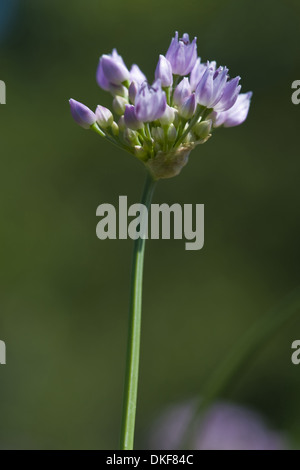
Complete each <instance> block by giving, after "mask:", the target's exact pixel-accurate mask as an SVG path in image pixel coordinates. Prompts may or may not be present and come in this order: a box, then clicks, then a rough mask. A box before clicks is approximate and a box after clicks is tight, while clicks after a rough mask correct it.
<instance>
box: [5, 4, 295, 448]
mask: <svg viewBox="0 0 300 470" xmlns="http://www.w3.org/2000/svg"><path fill="white" fill-rule="evenodd" d="M299 27H300V4H299V2H298V1H297V0H286V1H285V2H280V1H279V0H276V1H271V0H261V1H260V2H253V1H250V0H245V1H243V2H240V1H238V0H229V1H227V2H223V1H221V0H214V1H211V0H203V1H199V0H187V1H186V2H184V3H183V2H182V1H179V0H172V1H170V0H165V1H164V2H161V1H157V0H152V2H150V3H149V2H143V1H137V0H127V1H126V2H124V1H121V0H114V1H113V2H104V1H99V0H90V1H89V2H86V3H83V2H71V1H70V0H68V1H64V2H61V1H59V0H51V1H50V0H45V1H43V2H40V1H38V0H26V2H25V1H21V0H19V1H18V0H0V73H1V75H0V79H1V80H4V81H5V82H6V86H7V104H6V105H5V106H1V107H0V129H1V130H0V139H1V140H0V143H1V144H0V145H1V147H0V151H1V173H0V181H1V183H0V188H1V189H0V191H1V198H0V204H1V231H0V251H1V269H0V276H1V278H0V291H1V295H0V339H2V340H4V341H5V342H6V345H7V365H6V366H0V384H1V385H0V423H1V424H0V447H1V448H5V449H7V448H19V449H51V448H56V449H66V448H69V449H91V448H100V449H113V448H116V447H117V445H118V438H119V427H120V414H121V405H122V388H123V378H124V365H125V350H126V334H127V311H128V295H129V293H128V290H129V274H130V261H131V253H132V241H131V240H122V241H116V240H114V241H110V240H107V241H100V240H98V239H97V238H96V234H95V227H96V223H97V218H96V215H95V213H96V208H97V206H98V205H99V204H101V203H103V202H109V203H112V204H117V201H118V196H119V195H127V196H128V200H129V203H130V204H132V203H134V202H138V201H139V197H140V192H141V189H142V185H143V179H144V169H143V168H142V166H141V165H139V164H138V163H137V162H136V161H135V160H134V158H133V157H131V156H130V155H129V154H128V155H127V154H126V153H122V152H121V151H119V150H118V149H115V148H113V147H112V146H110V145H109V144H108V143H106V142H104V141H102V140H101V139H100V138H99V137H98V136H97V135H96V134H93V133H89V132H85V131H83V130H82V129H81V128H79V127H78V126H76V125H75V123H74V122H73V120H72V119H71V117H70V112H69V106H68V99H69V98H70V97H73V98H75V99H77V100H79V101H82V102H84V103H86V104H87V105H88V106H90V107H92V108H94V107H95V106H96V105H97V104H100V103H101V104H103V105H106V106H108V105H110V104H111V98H110V96H109V95H108V94H106V93H105V92H103V91H102V90H100V89H99V88H98V86H97V84H96V81H95V71H96V67H97V63H98V58H99V56H100V55H101V54H102V53H109V52H110V51H111V50H112V48H113V47H117V49H118V52H119V53H120V54H122V56H123V57H124V60H125V61H126V63H127V65H128V66H130V65H131V64H132V63H138V64H139V66H140V67H141V69H142V70H143V71H144V72H145V73H146V74H147V76H148V77H149V80H151V79H152V77H153V74H154V70H155V66H156V63H157V59H158V55H159V53H165V52H166V50H167V48H168V46H169V42H170V39H171V37H172V35H173V34H174V31H175V30H179V32H180V33H183V32H188V33H190V35H191V36H197V37H198V52H199V55H200V56H201V57H202V59H203V60H207V59H210V60H213V59H216V60H217V62H218V63H219V64H225V65H227V66H228V67H229V69H230V72H231V75H232V76H234V75H237V74H239V75H241V77H242V86H243V91H249V90H252V91H253V101H252V105H251V109H250V113H249V118H248V120H247V122H246V123H245V124H243V125H242V126H240V127H237V128H232V129H225V130H219V131H218V132H215V133H214V135H213V137H212V139H211V140H210V141H209V142H208V143H207V144H205V145H204V146H200V147H198V148H197V149H196V150H195V151H194V152H193V153H192V155H191V158H190V162H189V164H188V166H187V167H185V169H184V170H183V171H182V173H181V175H180V176H179V177H176V178H174V179H171V180H166V181H163V182H161V183H160V184H159V185H158V187H157V191H156V194H155V197H154V202H156V203H162V202H166V203H168V204H172V203H174V202H179V203H181V204H183V203H192V204H196V203H204V204H205V224H206V225H205V247H204V248H203V249H202V250H200V251H185V249H184V241H183V240H182V241H179V240H175V241H174V240H170V241H166V240H157V241H149V243H148V246H147V251H146V262H145V277H144V302H143V333H142V350H141V369H140V387H139V401H138V413H137V447H139V448H142V447H143V446H145V445H146V444H145V440H144V439H145V437H144V436H146V435H147V432H148V429H149V426H150V424H151V422H152V420H153V418H154V417H155V416H157V415H159V413H160V412H161V410H163V409H164V408H165V407H166V406H167V405H169V404H172V403H176V402H181V401H182V400H187V399H189V398H190V397H195V396H199V395H201V387H202V384H203V382H204V380H205V378H206V376H207V374H209V372H210V371H212V370H214V368H215V367H216V365H217V364H218V363H219V362H220V360H222V358H223V357H224V355H226V353H227V352H228V351H229V350H230V348H231V347H232V345H233V344H234V343H235V342H236V341H237V339H239V338H240V337H241V336H242V334H243V333H244V332H245V331H247V329H248V328H249V327H250V326H251V325H252V324H253V323H254V322H255V321H256V320H257V319H258V318H259V317H261V315H263V314H264V313H265V311H267V310H268V309H270V308H272V307H273V306H275V305H276V304H277V303H278V302H279V301H280V300H281V299H282V298H283V297H284V296H285V295H286V294H287V293H288V292H290V291H291V290H292V289H294V288H295V287H296V286H297V285H299V284H300V272H299V261H300V247H299V239H300V220H299V215H300V194H299V177H300V158H299V122H300V105H299V106H295V105H293V104H292V102H291V94H292V90H291V83H292V82H293V81H294V80H296V79H300V60H299V39H300V28H299ZM295 339H300V319H299V316H298V317H296V318H295V319H294V320H293V321H291V322H290V323H289V324H288V325H287V326H286V327H285V328H283V329H281V331H279V332H278V333H277V334H276V335H275V336H274V337H273V338H272V339H271V341H268V342H267V344H266V345H265V347H264V348H263V350H260V351H259V353H258V354H257V355H256V357H255V359H254V360H253V361H252V362H251V363H250V364H248V365H247V367H245V369H244V370H243V372H242V373H241V374H240V375H239V377H238V380H236V381H235V383H234V386H232V387H231V388H230V391H227V392H226V394H225V396H223V397H222V398H225V399H227V400H230V401H233V402H235V403H238V404H244V405H247V406H249V407H251V408H254V409H256V410H258V411H259V412H260V413H262V414H263V415H264V417H265V418H266V420H267V421H268V422H269V423H270V425H271V426H273V427H274V428H276V429H279V430H283V431H285V432H286V433H287V434H288V436H289V438H290V442H291V445H292V446H293V447H296V448H299V447H300V426H299V422H300V400H299V396H300V395H299V393H300V365H299V366H298V367H297V366H295V365H292V363H291V343H292V341H293V340H295Z"/></svg>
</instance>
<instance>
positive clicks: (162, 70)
mask: <svg viewBox="0 0 300 470" xmlns="http://www.w3.org/2000/svg"><path fill="white" fill-rule="evenodd" d="M158 78H160V80H161V86H162V87H169V86H172V84H173V75H172V67H171V64H170V62H169V61H168V59H166V58H165V56H163V55H161V54H160V56H159V60H158V64H157V67H156V70H155V80H157V79H158Z"/></svg>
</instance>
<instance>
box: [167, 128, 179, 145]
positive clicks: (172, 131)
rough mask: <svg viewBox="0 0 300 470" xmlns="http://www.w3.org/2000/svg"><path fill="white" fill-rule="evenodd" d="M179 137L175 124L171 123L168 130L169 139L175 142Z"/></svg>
mask: <svg viewBox="0 0 300 470" xmlns="http://www.w3.org/2000/svg"><path fill="white" fill-rule="evenodd" d="M176 137H177V130H176V127H175V126H174V124H170V127H169V129H168V132H167V139H168V141H169V142H175V140H176Z"/></svg>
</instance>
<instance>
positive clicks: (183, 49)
mask: <svg viewBox="0 0 300 470" xmlns="http://www.w3.org/2000/svg"><path fill="white" fill-rule="evenodd" d="M196 41H197V38H194V40H193V42H192V43H190V38H189V35H188V34H187V33H185V34H184V35H183V36H182V38H181V39H179V40H178V32H177V31H176V33H175V37H174V38H172V41H171V44H170V47H169V49H168V51H167V53H166V58H167V59H168V61H169V62H170V64H171V66H172V71H173V74H174V75H187V74H189V73H190V71H191V70H192V68H193V67H194V65H195V62H196V60H197V44H196Z"/></svg>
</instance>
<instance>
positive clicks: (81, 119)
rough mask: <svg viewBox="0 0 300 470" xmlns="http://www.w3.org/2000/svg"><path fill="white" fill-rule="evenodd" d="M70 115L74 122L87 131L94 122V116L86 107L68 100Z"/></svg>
mask: <svg viewBox="0 0 300 470" xmlns="http://www.w3.org/2000/svg"><path fill="white" fill-rule="evenodd" d="M69 103H70V108H71V114H72V117H73V119H74V121H76V122H77V124H79V125H80V126H81V127H83V128H84V129H89V128H90V127H91V126H92V125H93V124H95V122H96V115H95V113H93V111H91V110H90V108H88V107H87V106H85V105H84V104H82V103H80V102H79V101H76V100H73V99H72V98H71V99H70V100H69Z"/></svg>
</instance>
